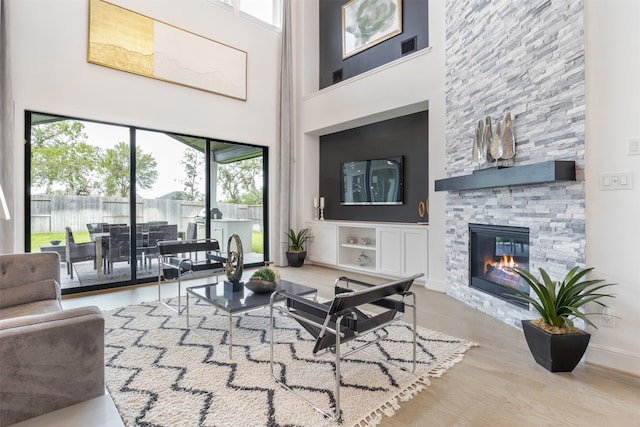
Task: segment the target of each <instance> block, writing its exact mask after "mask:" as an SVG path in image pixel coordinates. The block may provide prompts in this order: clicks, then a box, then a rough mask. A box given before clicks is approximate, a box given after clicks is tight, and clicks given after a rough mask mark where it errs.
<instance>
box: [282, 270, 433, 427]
mask: <svg viewBox="0 0 640 427" xmlns="http://www.w3.org/2000/svg"><path fill="white" fill-rule="evenodd" d="M421 276H423V274H422V273H420V274H416V275H413V276H411V277H407V278H402V279H398V280H394V281H392V282H387V283H383V284H380V285H373V284H370V283H366V282H363V281H360V280H354V279H350V278H348V277H344V276H343V277H339V278H338V279H336V281H335V284H334V285H335V296H334V298H333V300H331V301H328V302H327V303H326V304H322V303H318V302H316V301H312V300H309V299H306V298H304V297H300V296H297V295H293V294H291V293H288V292H285V291H275V292H274V293H273V294H272V295H271V303H270V333H271V337H270V371H271V377H272V378H273V379H274V380H275V381H276V382H277V383H278V384H280V385H281V386H282V387H284V388H285V389H286V390H288V391H290V392H292V393H293V394H295V395H296V396H298V397H300V398H301V399H303V400H304V401H305V402H307V404H309V405H310V406H311V407H313V408H314V409H316V410H317V411H318V412H320V413H321V414H323V415H324V416H325V417H327V418H329V419H331V420H332V421H340V419H341V416H342V410H341V408H340V361H341V359H342V358H344V357H347V356H349V355H351V354H353V353H355V352H357V351H360V350H362V349H364V348H367V347H369V346H371V345H373V344H375V343H377V342H380V341H381V340H384V339H385V338H387V337H388V335H389V333H388V331H387V330H386V329H385V328H386V327H387V326H389V325H391V324H393V323H396V322H398V321H400V320H402V319H403V318H404V312H405V307H410V308H411V309H412V332H413V360H412V366H411V372H413V371H415V369H416V347H417V342H416V327H417V316H416V297H415V294H414V293H413V292H411V291H410V290H409V289H410V287H411V285H412V284H413V281H414V280H415V279H417V278H419V277H421ZM341 282H345V283H346V287H341V286H339V284H340V283H341ZM350 284H355V285H360V286H362V287H363V289H358V290H355V289H351V288H350V287H349V285H350ZM279 296H280V297H284V298H285V303H284V304H283V305H281V304H279V301H277V302H278V305H275V304H274V303H275V302H276V299H277V298H278V297H279ZM407 298H410V302H407V301H405V299H407ZM366 305H372V306H377V307H380V308H383V309H384V310H383V311H381V312H376V313H372V314H367V313H364V312H363V311H361V310H360V309H359V308H360V307H363V306H366ZM274 310H276V311H278V312H279V313H281V314H282V315H285V316H287V317H291V318H293V319H295V320H296V321H298V322H299V323H300V325H302V327H303V328H304V329H306V330H307V331H308V332H309V333H310V334H311V335H312V336H313V337H315V338H316V342H315V346H314V349H313V355H314V356H315V357H317V356H320V355H323V354H325V353H327V352H330V353H333V354H334V356H335V358H334V366H335V369H334V372H335V390H334V395H335V402H336V403H335V408H334V410H333V413H331V412H329V411H327V410H325V409H322V408H320V406H318V405H316V404H315V403H313V402H311V401H310V400H309V399H307V398H306V397H304V396H302V395H301V394H299V393H298V392H296V391H295V390H294V389H292V388H291V387H289V386H288V385H287V384H285V383H284V382H283V381H281V379H279V378H277V377H276V375H275V373H274V355H273V348H274V345H275V341H274V329H275V328H274V324H275V321H274ZM378 331H381V332H378ZM368 334H375V338H374V339H372V340H370V341H367V342H366V343H364V344H360V345H357V346H355V347H353V348H351V349H350V350H348V351H346V352H344V353H343V352H342V350H341V347H342V345H343V344H347V343H349V342H350V341H353V340H355V339H356V338H362V337H363V336H365V335H368ZM401 369H405V370H406V368H402V367H401Z"/></svg>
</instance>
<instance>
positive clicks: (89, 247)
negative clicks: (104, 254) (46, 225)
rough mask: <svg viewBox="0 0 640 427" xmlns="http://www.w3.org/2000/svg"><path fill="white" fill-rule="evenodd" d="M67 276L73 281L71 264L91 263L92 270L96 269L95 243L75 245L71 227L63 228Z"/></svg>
mask: <svg viewBox="0 0 640 427" xmlns="http://www.w3.org/2000/svg"><path fill="white" fill-rule="evenodd" d="M65 234H66V237H65V238H66V245H67V247H66V254H65V255H66V263H67V274H69V275H70V276H71V279H73V263H74V262H80V261H93V269H94V270H95V269H96V268H97V262H96V242H86V243H76V242H75V240H74V238H73V232H72V231H71V227H65Z"/></svg>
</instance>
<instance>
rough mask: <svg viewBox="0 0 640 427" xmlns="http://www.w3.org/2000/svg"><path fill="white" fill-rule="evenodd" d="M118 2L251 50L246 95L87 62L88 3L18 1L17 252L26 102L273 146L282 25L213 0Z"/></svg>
mask: <svg viewBox="0 0 640 427" xmlns="http://www.w3.org/2000/svg"><path fill="white" fill-rule="evenodd" d="M113 2H114V3H117V4H118V5H120V6H123V7H126V8H128V9H130V10H133V11H135V12H138V13H141V14H143V15H147V16H149V17H151V18H154V19H157V20H161V21H164V22H167V23H170V24H172V25H175V26H177V27H180V28H182V29H184V30H188V31H191V32H193V33H196V34H199V35H202V36H204V37H208V38H210V39H213V40H216V41H220V42H222V43H226V44H229V45H231V46H233V47H236V48H238V49H241V50H244V51H245V52H247V53H248V76H247V84H248V88H247V101H246V102H245V101H239V100H236V99H231V98H228V97H224V96H220V95H216V94H212V93H208V92H204V91H200V90H196V89H191V88H187V87H184V86H180V85H176V84H172V83H167V82H163V81H159V80H154V79H150V78H146V77H142V76H138V75H134V74H130V73H125V72H121V71H118V70H114V69H111V68H106V67H102V66H99V65H95V64H90V63H88V62H87V44H88V16H89V15H88V14H89V1H88V0H64V1H62V0H58V1H49V0H11V5H10V6H11V7H10V13H11V16H10V19H11V43H12V56H13V79H14V82H13V83H14V87H13V90H14V98H15V112H16V126H15V165H16V169H15V171H14V176H15V177H17V179H16V181H17V183H16V186H17V188H16V194H17V199H16V201H15V204H14V205H15V206H16V212H15V218H16V222H15V227H16V228H15V234H16V246H15V250H16V251H22V250H23V248H24V236H23V234H24V233H23V230H24V208H23V207H24V206H25V201H24V197H23V194H24V185H23V182H22V181H23V180H22V179H21V177H22V176H24V171H23V165H24V149H23V135H24V132H23V129H24V111H25V110H26V109H29V110H35V111H42V112H46V113H53V114H60V115H69V116H73V117H78V118H84V119H93V120H101V121H106V122H113V123H119V124H125V125H136V126H141V127H147V128H151V129H157V130H162V131H171V132H177V133H185V134H190V135H196V136H203V137H212V138H219V139H223V140H229V141H234V142H243V143H251V144H258V145H263V146H269V147H273V146H274V145H275V140H276V129H277V128H276V123H277V122H276V105H277V102H276V100H277V90H278V88H277V86H278V84H277V83H278V76H279V51H280V33H279V32H275V31H273V30H271V29H269V28H267V27H266V26H262V25H259V24H256V23H255V22H253V21H251V20H248V19H246V18H243V17H241V16H240V15H239V14H237V13H235V12H233V10H231V9H229V8H225V7H221V6H219V5H216V4H215V3H214V2H210V1H207V0H183V1H160V2H159V1H153V0H117V1H113ZM271 162H272V165H271V170H273V168H274V164H275V159H274V156H271ZM272 182H273V180H272ZM271 194H273V189H271Z"/></svg>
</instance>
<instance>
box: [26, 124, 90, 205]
mask: <svg viewBox="0 0 640 427" xmlns="http://www.w3.org/2000/svg"><path fill="white" fill-rule="evenodd" d="M83 131H84V125H83V124H82V123H80V122H77V121H73V120H62V121H57V122H52V123H46V124H41V125H36V126H33V127H32V128H31V183H32V185H33V186H34V187H40V188H44V190H45V191H46V192H47V193H49V194H50V193H53V192H54V188H56V187H57V188H58V189H57V190H56V191H59V192H61V193H63V194H73V195H79V196H88V195H90V194H91V193H92V190H94V189H96V188H97V187H98V186H99V178H100V177H99V176H98V172H97V171H96V167H95V166H96V161H99V159H100V158H101V156H102V150H101V149H100V148H99V147H94V146H92V145H89V144H87V143H86V142H85V140H86V139H87V135H86V134H85V133H84V132H83Z"/></svg>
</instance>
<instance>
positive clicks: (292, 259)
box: [287, 251, 307, 267]
mask: <svg viewBox="0 0 640 427" xmlns="http://www.w3.org/2000/svg"><path fill="white" fill-rule="evenodd" d="M306 257H307V251H301V252H288V251H287V262H288V263H289V266H290V267H300V266H302V264H304V260H305V258H306Z"/></svg>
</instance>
